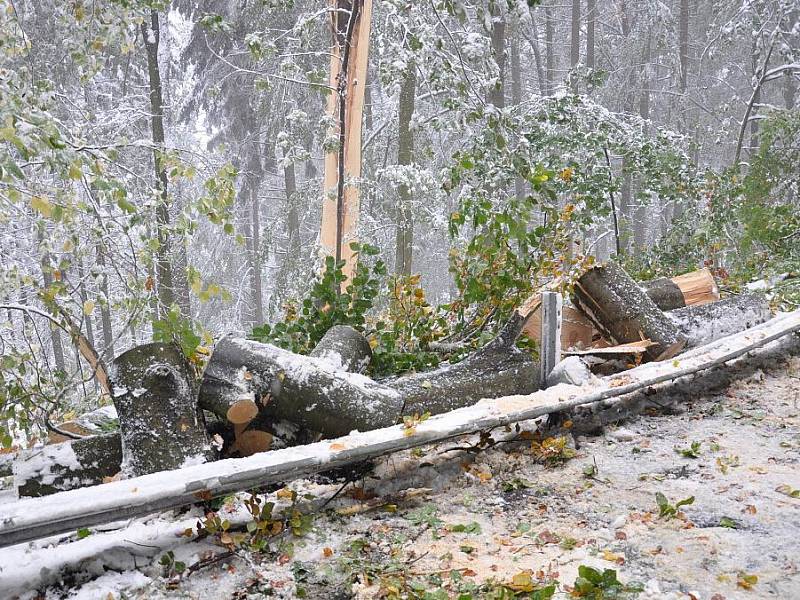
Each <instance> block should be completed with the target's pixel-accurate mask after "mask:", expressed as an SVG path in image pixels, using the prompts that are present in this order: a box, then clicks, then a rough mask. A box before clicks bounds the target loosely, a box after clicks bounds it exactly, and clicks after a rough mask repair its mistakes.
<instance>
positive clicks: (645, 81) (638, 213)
mask: <svg viewBox="0 0 800 600" xmlns="http://www.w3.org/2000/svg"><path fill="white" fill-rule="evenodd" d="M642 58H643V60H642V62H643V64H644V68H643V69H642V84H641V94H640V96H639V115H640V116H641V117H642V119H645V120H647V119H649V118H650V61H651V32H650V31H648V32H647V40H646V42H645V47H644V56H643V57H642ZM646 127H647V125H645V128H646ZM636 187H637V188H638V187H639V182H638V181H637V182H636ZM648 208H649V204H645V202H644V201H643V200H639V201H638V202H637V206H636V208H635V209H634V212H633V214H634V224H633V243H634V247H635V248H636V249H637V250H642V249H644V248H645V246H646V243H647V217H648V213H649V212H650V211H649V210H648Z"/></svg>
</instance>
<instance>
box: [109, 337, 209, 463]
mask: <svg viewBox="0 0 800 600" xmlns="http://www.w3.org/2000/svg"><path fill="white" fill-rule="evenodd" d="M110 375H111V381H112V384H113V385H112V394H113V399H114V406H115V407H116V409H117V415H118V417H119V426H120V432H121V435H122V457H123V460H122V471H123V474H124V475H125V476H127V477H136V476H139V475H145V474H147V473H154V472H156V471H169V470H171V469H180V468H181V467H184V466H186V465H191V464H198V463H202V462H206V461H208V460H213V459H214V458H215V453H214V451H213V449H212V448H211V445H210V444H209V440H208V435H207V433H206V427H205V422H204V420H203V416H202V413H200V411H199V410H198V409H197V401H196V392H195V385H194V381H193V376H192V373H191V370H190V366H189V364H188V362H187V361H186V358H185V357H184V355H183V353H182V352H181V350H180V348H178V347H177V346H175V345H172V344H160V343H153V344H144V345H142V346H136V347H135V348H131V349H130V350H128V351H127V352H124V353H123V354H121V355H120V356H118V357H117V358H116V359H114V362H113V363H112V366H111V372H110Z"/></svg>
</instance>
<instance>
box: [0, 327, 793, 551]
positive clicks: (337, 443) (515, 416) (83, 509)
mask: <svg viewBox="0 0 800 600" xmlns="http://www.w3.org/2000/svg"><path fill="white" fill-rule="evenodd" d="M797 331H800V311H794V312H792V313H789V314H787V315H784V316H781V317H778V318H775V319H772V320H770V321H768V322H766V323H764V324H762V325H758V326H756V327H754V328H752V329H750V330H747V331H743V332H741V333H737V334H734V335H731V336H728V337H726V338H722V339H720V340H717V341H716V342H712V343H711V344H709V345H708V346H705V347H702V348H697V349H695V350H693V351H691V352H689V353H686V354H684V355H683V356H682V357H681V360H680V361H671V360H665V361H662V362H658V363H649V364H645V365H642V366H639V367H636V368H634V369H631V370H629V371H626V372H625V373H621V374H618V375H614V376H611V377H605V378H603V379H599V380H598V381H597V383H596V384H595V385H593V386H590V387H586V388H577V387H575V386H570V385H557V386H554V387H552V388H548V389H546V390H542V391H539V392H535V393H533V394H530V395H519V396H510V397H505V398H497V399H494V400H484V401H482V402H480V403H478V404H477V405H475V406H471V407H466V408H462V409H458V410H456V411H453V412H450V413H448V414H444V415H439V416H434V417H431V418H430V419H428V420H426V421H424V422H421V423H419V424H418V425H417V426H416V427H415V428H413V429H412V430H409V429H406V428H405V427H403V426H393V427H387V428H385V429H381V430H377V431H369V432H363V433H358V432H356V433H353V434H350V435H348V436H345V437H342V438H339V439H336V440H326V441H322V442H317V443H315V444H309V445H307V446H295V447H292V448H284V449H281V450H274V451H271V452H263V453H261V454H256V455H254V456H251V457H249V458H243V459H228V460H222V461H218V462H215V463H213V464H206V465H196V466H192V467H187V468H185V469H182V470H180V471H173V472H169V473H153V474H150V475H144V476H142V477H137V478H135V479H131V480H127V481H116V482H112V483H109V484H106V486H104V488H103V493H102V494H98V492H97V490H96V489H92V488H83V489H79V490H72V491H69V492H62V493H60V494H56V495H54V496H50V497H47V498H33V499H28V500H22V501H19V502H16V503H13V504H9V505H6V506H4V516H3V517H0V546H10V545H13V544H18V543H21V542H26V541H29V540H34V539H37V538H41V537H45V536H48V535H55V534H60V533H65V532H73V531H75V530H76V529H78V528H80V527H90V526H92V525H98V524H101V523H106V522H109V521H114V520H117V519H120V518H131V517H136V516H140V515H146V514H150V513H153V512H157V511H161V510H166V509H171V508H176V507H179V506H185V505H187V504H193V503H195V502H196V501H197V500H198V499H205V498H209V497H218V496H224V495H226V494H229V493H231V492H235V491H240V490H247V489H251V488H254V487H259V486H263V485H265V484H267V483H274V482H285V481H288V480H291V479H294V478H298V477H301V476H304V475H309V474H311V473H317V472H319V471H323V470H327V469H331V468H334V467H340V466H344V465H348V464H353V463H356V462H360V461H363V460H367V459H369V458H374V457H377V456H383V455H385V454H389V453H392V452H396V451H399V450H405V449H408V448H413V447H417V446H423V445H426V444H429V443H431V442H436V441H439V440H445V439H448V438H452V437H457V436H459V435H463V434H467V433H474V432H478V431H483V430H486V429H491V428H493V427H499V426H505V425H510V424H512V423H516V422H520V421H526V420H529V419H535V418H537V417H540V416H543V415H546V414H550V413H556V412H562V411H565V410H570V409H572V408H575V407H577V406H584V405H590V404H593V403H597V402H602V401H604V400H607V399H609V398H614V397H619V396H623V395H626V394H631V393H633V392H637V391H639V390H643V389H646V388H648V387H650V386H653V385H655V384H658V383H664V382H668V381H672V380H675V379H678V378H681V377H685V376H687V375H691V374H693V373H698V372H700V371H705V370H706V369H710V368H712V367H715V366H717V365H721V364H724V363H726V362H727V361H730V360H732V359H735V358H738V357H740V356H743V355H745V354H747V353H748V352H750V351H752V350H755V349H757V348H761V347H762V346H765V345H766V344H769V343H770V342H772V341H774V340H777V339H779V338H782V337H784V336H786V335H789V334H792V333H794V332H797Z"/></svg>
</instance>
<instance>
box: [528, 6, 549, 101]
mask: <svg viewBox="0 0 800 600" xmlns="http://www.w3.org/2000/svg"><path fill="white" fill-rule="evenodd" d="M531 33H532V34H533V39H529V40H528V41H529V43H530V45H531V48H532V49H533V59H534V61H535V62H536V80H537V81H538V83H539V93H540V94H541V95H542V96H547V95H548V89H547V77H546V75H545V72H544V68H543V66H542V52H541V50H540V48H539V28H538V27H537V26H536V19H535V18H534V16H533V12H532V11H531Z"/></svg>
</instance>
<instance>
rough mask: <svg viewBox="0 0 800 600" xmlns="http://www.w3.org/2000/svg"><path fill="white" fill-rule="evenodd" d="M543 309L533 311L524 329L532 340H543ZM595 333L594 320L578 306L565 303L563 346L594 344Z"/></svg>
mask: <svg viewBox="0 0 800 600" xmlns="http://www.w3.org/2000/svg"><path fill="white" fill-rule="evenodd" d="M541 327H542V311H541V310H537V311H536V312H534V313H533V315H532V316H531V318H530V320H529V321H528V322H527V323H526V324H525V329H524V330H523V331H524V333H525V335H527V336H528V337H529V338H531V339H532V340H536V341H537V342H540V341H541ZM594 334H595V329H594V326H593V325H592V322H591V321H590V320H589V319H587V318H586V317H585V316H583V313H582V312H580V311H579V310H577V309H576V308H574V307H572V306H569V305H567V304H564V306H563V307H562V312H561V347H562V348H564V349H565V350H566V349H567V348H578V349H584V348H588V347H589V346H591V345H592V337H593V336H594Z"/></svg>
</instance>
